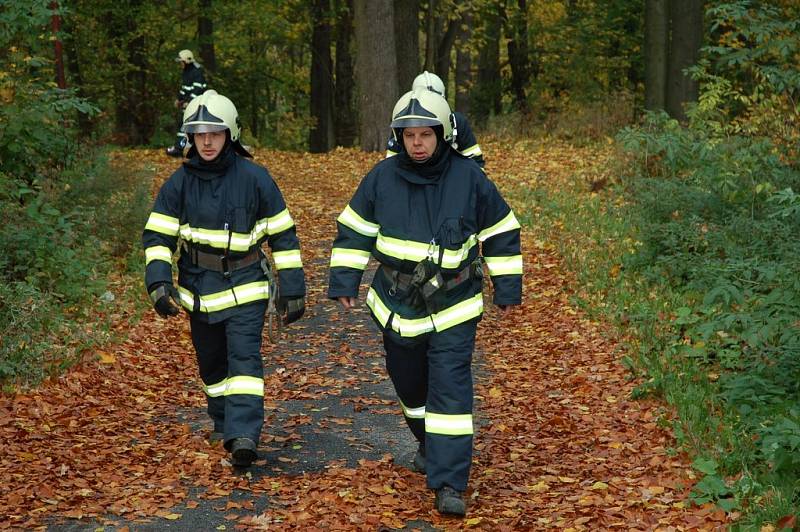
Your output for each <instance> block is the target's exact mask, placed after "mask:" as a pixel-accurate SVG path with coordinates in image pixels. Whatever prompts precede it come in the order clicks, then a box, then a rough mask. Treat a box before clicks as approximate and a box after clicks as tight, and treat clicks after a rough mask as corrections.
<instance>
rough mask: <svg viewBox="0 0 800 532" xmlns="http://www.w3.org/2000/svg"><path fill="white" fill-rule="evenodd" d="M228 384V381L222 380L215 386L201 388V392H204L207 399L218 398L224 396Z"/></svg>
mask: <svg viewBox="0 0 800 532" xmlns="http://www.w3.org/2000/svg"><path fill="white" fill-rule="evenodd" d="M227 384H228V379H224V380H222V381H220V382H218V383H216V384H209V385H208V386H203V391H204V392H206V395H207V396H209V397H220V396H222V395H224V394H225V389H226V387H227Z"/></svg>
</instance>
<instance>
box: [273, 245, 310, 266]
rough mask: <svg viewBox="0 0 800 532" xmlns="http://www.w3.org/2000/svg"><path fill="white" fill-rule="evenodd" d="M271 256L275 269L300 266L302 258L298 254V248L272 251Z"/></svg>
mask: <svg viewBox="0 0 800 532" xmlns="http://www.w3.org/2000/svg"><path fill="white" fill-rule="evenodd" d="M272 258H273V260H275V269H276V270H285V269H287V268H302V267H303V259H302V258H301V256H300V250H299V249H290V250H288V251H273V252H272Z"/></svg>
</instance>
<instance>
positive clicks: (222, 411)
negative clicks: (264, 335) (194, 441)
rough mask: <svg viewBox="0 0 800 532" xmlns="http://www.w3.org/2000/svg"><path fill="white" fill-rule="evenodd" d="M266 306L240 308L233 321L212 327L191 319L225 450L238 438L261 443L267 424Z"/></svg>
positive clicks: (211, 410)
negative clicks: (263, 348)
mask: <svg viewBox="0 0 800 532" xmlns="http://www.w3.org/2000/svg"><path fill="white" fill-rule="evenodd" d="M266 309H267V303H266V302H265V301H256V302H254V303H247V304H245V305H242V306H240V307H237V309H236V310H237V311H236V312H235V313H233V314H232V315H231V316H230V317H228V318H227V319H225V320H223V321H221V322H219V323H213V324H209V323H206V322H205V321H202V320H199V319H197V318H196V317H195V316H194V315H192V317H191V327H192V343H193V344H194V348H195V351H196V352H197V364H198V366H199V368H200V378H201V379H202V380H203V384H204V386H203V388H204V390H205V393H206V400H207V405H208V415H209V416H210V417H211V420H212V421H213V422H214V432H221V433H223V434H224V441H225V447H226V448H229V447H230V444H231V442H232V441H233V440H234V439H235V438H242V437H244V438H250V439H251V440H253V441H254V442H256V444H257V443H258V440H259V437H260V435H261V428H262V426H263V424H264V366H263V363H262V361H261V331H262V329H263V328H264V313H265V312H266Z"/></svg>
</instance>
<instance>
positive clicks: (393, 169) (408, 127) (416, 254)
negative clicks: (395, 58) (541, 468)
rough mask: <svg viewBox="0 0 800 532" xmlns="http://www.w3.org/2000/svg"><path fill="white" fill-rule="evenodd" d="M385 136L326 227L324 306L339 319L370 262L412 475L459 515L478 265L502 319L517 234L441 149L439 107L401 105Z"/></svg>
mask: <svg viewBox="0 0 800 532" xmlns="http://www.w3.org/2000/svg"><path fill="white" fill-rule="evenodd" d="M391 127H392V130H393V131H394V135H395V138H396V139H397V140H398V141H399V142H400V143H401V144H400V145H401V146H402V147H403V148H402V150H401V151H400V152H399V153H398V155H397V156H395V157H390V158H387V159H384V160H383V161H381V162H380V163H378V164H377V165H376V166H375V167H374V168H373V169H372V170H371V171H370V172H369V173H368V174H367V175H366V177H364V179H363V180H362V181H361V183H360V185H359V186H358V189H357V190H356V192H355V195H354V196H353V198H352V199H351V200H350V202H349V204H348V205H347V206H346V207H345V209H344V211H343V212H342V214H341V215H340V216H339V218H338V219H337V227H338V236H337V237H336V240H335V241H334V243H333V249H332V251H331V261H330V283H329V287H328V296H329V297H330V298H332V299H336V300H338V301H339V302H340V303H341V304H342V306H343V307H344V308H345V309H349V308H351V307H352V306H353V305H355V304H356V298H357V296H358V286H359V283H360V281H361V277H362V274H363V272H364V269H365V268H366V266H367V263H368V261H369V258H370V256H372V257H374V258H375V259H376V260H377V261H378V263H379V264H380V267H379V268H378V271H377V272H376V273H375V276H374V278H373V281H372V286H371V287H370V289H369V291H368V293H367V295H366V304H367V306H368V307H369V309H370V311H371V315H372V317H373V319H374V320H375V322H376V323H377V325H378V327H379V328H380V330H381V331H382V333H383V345H384V349H385V351H386V368H387V371H388V373H389V376H390V377H391V379H392V382H393V384H394V387H395V390H396V392H397V395H398V398H399V401H400V407H401V408H402V411H403V414H404V416H405V418H406V421H407V423H408V426H409V428H410V429H411V432H412V433H413V434H414V436H415V437H416V439H417V440H418V442H419V449H418V452H417V455H416V456H415V458H414V464H415V465H416V467H417V468H418V469H424V471H425V473H426V475H427V485H428V487H429V488H431V489H433V490H435V491H436V499H435V505H436V508H437V510H438V511H439V512H441V513H446V514H453V515H465V512H466V504H465V502H464V498H463V492H464V491H465V490H466V488H467V481H468V477H469V471H470V466H471V463H472V437H473V423H472V394H473V391H472V373H471V359H472V351H473V348H474V345H475V333H476V326H477V323H478V320H479V319H480V317H481V315H482V313H483V295H482V279H483V267H482V262H485V263H486V266H487V271H488V273H489V275H490V276H491V280H492V284H493V285H494V304H495V305H497V306H498V307H500V308H501V309H502V312H503V314H505V312H507V311H508V307H509V306H510V305H519V304H520V302H521V292H522V255H521V254H520V235H519V231H520V225H519V222H518V221H517V219H516V217H515V216H514V213H513V212H512V210H511V208H510V207H509V206H508V204H507V203H506V202H505V201H504V200H503V198H502V197H501V195H500V193H499V192H498V190H497V188H496V187H495V185H494V184H493V183H492V182H491V181H490V180H489V179H488V178H487V176H486V174H485V173H484V172H483V170H482V169H481V168H480V167H479V166H478V165H477V164H476V163H475V161H474V160H472V159H470V158H468V157H465V156H463V155H461V154H460V153H458V151H457V150H456V149H454V148H453V147H452V146H451V144H450V143H451V142H452V127H451V122H450V108H449V106H448V104H447V101H446V100H445V99H444V98H443V97H442V96H440V95H438V94H436V93H434V92H432V91H429V90H427V89H423V90H415V91H411V92H409V93H407V94H405V95H404V96H403V97H402V98H400V100H399V101H398V103H397V105H396V106H395V108H394V111H393V113H392V122H391ZM481 249H482V255H483V257H482V260H481V256H480V250H481Z"/></svg>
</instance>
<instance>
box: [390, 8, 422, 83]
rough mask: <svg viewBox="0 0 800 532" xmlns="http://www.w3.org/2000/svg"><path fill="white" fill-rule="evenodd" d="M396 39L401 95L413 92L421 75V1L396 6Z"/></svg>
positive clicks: (398, 80) (398, 79)
mask: <svg viewBox="0 0 800 532" xmlns="http://www.w3.org/2000/svg"><path fill="white" fill-rule="evenodd" d="M394 38H395V48H396V50H397V54H396V55H397V82H398V84H399V86H400V93H401V94H403V93H405V92H406V91H409V90H411V84H412V83H413V82H414V78H415V77H417V74H419V0H403V1H402V2H395V4H394Z"/></svg>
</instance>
